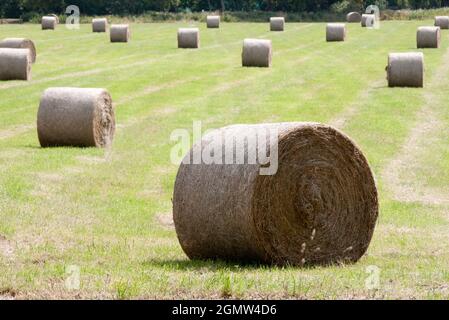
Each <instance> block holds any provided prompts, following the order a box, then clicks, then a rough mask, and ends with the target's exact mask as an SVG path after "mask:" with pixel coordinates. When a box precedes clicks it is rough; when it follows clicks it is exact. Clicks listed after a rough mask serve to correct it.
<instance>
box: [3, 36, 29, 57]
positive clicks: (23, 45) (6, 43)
mask: <svg viewBox="0 0 449 320" xmlns="http://www.w3.org/2000/svg"><path fill="white" fill-rule="evenodd" d="M0 48H13V49H29V50H30V58H31V63H35V62H36V46H35V45H34V43H33V41H31V40H29V39H25V38H6V39H4V40H2V41H1V42H0Z"/></svg>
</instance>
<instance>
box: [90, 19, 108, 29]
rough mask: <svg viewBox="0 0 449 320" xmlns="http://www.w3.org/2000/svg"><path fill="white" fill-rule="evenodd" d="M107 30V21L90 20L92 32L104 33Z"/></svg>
mask: <svg viewBox="0 0 449 320" xmlns="http://www.w3.org/2000/svg"><path fill="white" fill-rule="evenodd" d="M107 28H108V19H106V18H98V19H92V32H106V30H107Z"/></svg>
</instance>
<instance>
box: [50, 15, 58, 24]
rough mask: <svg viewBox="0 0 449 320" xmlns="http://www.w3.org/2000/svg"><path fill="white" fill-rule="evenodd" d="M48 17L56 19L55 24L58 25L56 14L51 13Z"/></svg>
mask: <svg viewBox="0 0 449 320" xmlns="http://www.w3.org/2000/svg"><path fill="white" fill-rule="evenodd" d="M48 16H49V17H54V18H55V19H56V24H59V16H58V15H57V14H54V13H51V14H49V15H48Z"/></svg>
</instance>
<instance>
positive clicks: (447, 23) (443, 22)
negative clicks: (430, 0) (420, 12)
mask: <svg viewBox="0 0 449 320" xmlns="http://www.w3.org/2000/svg"><path fill="white" fill-rule="evenodd" d="M435 27H440V28H441V29H449V16H436V17H435Z"/></svg>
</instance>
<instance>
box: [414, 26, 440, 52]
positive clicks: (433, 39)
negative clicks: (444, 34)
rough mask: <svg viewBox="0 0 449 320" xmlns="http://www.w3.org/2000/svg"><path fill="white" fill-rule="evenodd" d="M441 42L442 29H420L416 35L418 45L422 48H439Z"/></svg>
mask: <svg viewBox="0 0 449 320" xmlns="http://www.w3.org/2000/svg"><path fill="white" fill-rule="evenodd" d="M440 41H441V29H440V27H419V28H418V31H417V33H416V45H417V47H418V49H420V48H439V47H440Z"/></svg>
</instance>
